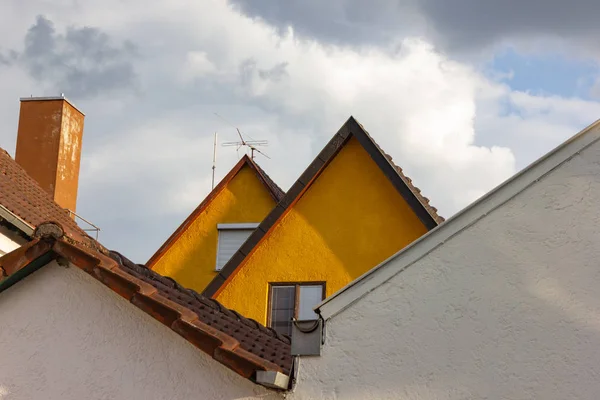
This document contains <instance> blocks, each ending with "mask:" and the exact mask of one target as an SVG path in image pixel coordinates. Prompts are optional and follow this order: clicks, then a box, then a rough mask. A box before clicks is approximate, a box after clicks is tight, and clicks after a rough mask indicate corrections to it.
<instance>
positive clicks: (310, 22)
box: [232, 0, 419, 44]
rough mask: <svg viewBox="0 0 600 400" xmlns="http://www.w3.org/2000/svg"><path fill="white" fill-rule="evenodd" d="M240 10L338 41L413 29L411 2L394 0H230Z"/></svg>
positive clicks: (388, 35)
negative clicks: (367, 0)
mask: <svg viewBox="0 0 600 400" xmlns="http://www.w3.org/2000/svg"><path fill="white" fill-rule="evenodd" d="M232 3H233V4H234V5H236V6H237V7H238V8H239V9H240V10H241V11H242V12H244V13H246V14H248V15H250V16H252V17H259V18H261V19H263V20H265V21H266V22H268V23H270V24H272V25H274V26H276V27H278V28H279V29H280V30H282V31H283V30H285V29H286V28H287V27H288V26H292V27H293V28H294V30H295V31H296V32H297V33H298V34H300V35H303V36H309V37H316V38H318V39H319V40H323V41H328V42H332V43H338V44H347V43H350V44H369V43H376V42H381V41H385V40H387V39H390V38H391V37H393V36H395V35H397V34H399V33H400V34H406V33H409V32H412V31H414V30H415V27H416V26H417V25H418V24H419V21H418V16H417V15H416V14H415V13H414V7H413V5H412V3H413V0H409V2H408V3H410V4H402V3H401V2H399V1H393V0H372V1H370V2H365V1H364V0H331V1H326V2H323V1H319V0H308V1H297V0H290V1H275V0H232Z"/></svg>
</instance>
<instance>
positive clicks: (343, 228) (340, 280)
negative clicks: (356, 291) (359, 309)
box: [215, 138, 427, 324]
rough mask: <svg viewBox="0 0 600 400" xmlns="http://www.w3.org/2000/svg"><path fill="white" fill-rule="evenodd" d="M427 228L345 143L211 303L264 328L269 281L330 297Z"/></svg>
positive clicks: (365, 157) (353, 143) (360, 151)
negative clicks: (315, 285)
mask: <svg viewBox="0 0 600 400" xmlns="http://www.w3.org/2000/svg"><path fill="white" fill-rule="evenodd" d="M426 232H427V228H426V227H425V226H424V225H423V223H422V222H421V220H420V219H419V218H418V217H417V216H416V215H415V213H414V212H413V210H412V209H411V207H410V206H409V205H408V203H407V202H406V201H405V200H404V198H403V197H402V196H401V195H400V194H399V193H398V191H397V190H396V188H395V187H394V186H393V185H392V183H391V182H390V180H389V179H388V178H387V177H386V176H385V175H384V173H383V172H382V171H381V169H380V168H379V167H378V165H377V164H376V163H375V162H374V161H373V159H372V158H371V157H370V156H369V154H368V153H367V151H366V150H365V149H364V148H363V147H362V145H361V144H360V143H359V142H358V140H357V139H355V138H351V139H350V140H349V141H348V142H347V143H346V145H345V146H344V147H343V148H342V149H341V150H340V152H339V153H338V154H337V156H335V158H334V159H333V160H332V161H331V162H330V164H329V165H327V166H326V167H325V169H324V170H323V171H322V173H321V174H320V175H319V176H318V177H317V178H316V179H315V180H314V181H313V182H312V184H311V185H310V186H309V187H308V188H307V189H306V191H305V192H304V194H303V195H302V197H301V198H300V199H299V200H298V201H297V202H296V203H295V204H294V205H293V206H292V207H291V209H290V210H289V211H288V212H287V213H286V214H284V215H283V216H282V217H281V220H280V221H279V222H277V223H276V224H275V225H274V226H273V227H272V228H271V230H270V231H269V232H268V234H267V235H266V236H265V237H264V238H263V239H262V240H261V242H260V243H258V245H257V246H256V247H255V249H254V250H253V251H252V252H251V254H250V255H248V256H247V257H246V259H245V260H244V263H243V264H242V265H240V266H239V267H238V270H237V271H236V273H235V274H234V275H232V276H231V278H230V279H229V280H228V281H227V282H226V283H225V284H224V285H223V286H222V287H221V289H220V291H219V292H217V293H216V296H215V298H216V299H217V300H218V301H220V302H221V303H222V304H224V305H225V306H227V307H230V308H233V309H235V310H236V311H238V312H240V313H241V314H242V315H244V316H246V317H249V318H253V319H255V320H257V321H258V322H261V323H262V324H267V314H268V311H267V307H268V297H269V284H270V283H283V282H308V281H311V282H316V281H324V282H325V283H326V296H330V295H331V294H333V293H334V292H336V291H337V290H339V289H340V288H342V287H343V286H345V285H346V284H348V283H349V282H350V281H352V280H354V279H355V278H357V277H358V276H360V275H362V274H363V273H365V272H366V271H368V270H369V269H371V268H373V267H375V266H376V265H378V264H379V263H380V262H382V261H384V260H385V259H386V258H388V257H390V256H391V255H393V254H394V253H396V252H397V251H399V250H400V249H402V248H403V247H405V246H406V245H408V244H409V243H411V242H412V241H414V240H415V239H417V238H419V237H420V236H421V235H423V234H424V233H426Z"/></svg>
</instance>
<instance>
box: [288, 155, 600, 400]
mask: <svg viewBox="0 0 600 400" xmlns="http://www.w3.org/2000/svg"><path fill="white" fill-rule="evenodd" d="M599 203H600V148H599V146H598V145H597V144H596V145H594V146H593V147H591V148H588V149H586V150H584V151H583V152H581V153H580V154H579V155H576V156H575V157H574V158H573V159H572V160H570V161H568V162H567V163H565V164H563V165H562V166H561V167H559V168H558V169H556V170H554V171H553V172H551V173H550V174H549V175H547V176H546V177H544V178H542V179H541V180H539V181H538V182H536V183H535V184H533V185H532V186H530V187H529V188H527V189H526V190H525V191H523V192H521V193H520V194H518V195H517V196H516V197H515V198H513V199H512V200H511V201H509V202H508V203H506V204H504V205H503V206H501V207H499V208H497V209H496V210H494V211H492V212H490V213H489V214H488V215H486V216H484V217H483V218H481V219H479V220H478V221H477V222H476V223H475V224H473V225H471V226H469V227H467V228H466V229H464V230H463V231H461V232H460V233H459V234H457V235H455V236H454V237H452V238H450V239H449V240H447V241H446V242H445V243H440V245H439V247H437V248H436V249H435V250H434V251H433V252H431V253H429V254H428V255H426V256H425V257H423V258H421V259H420V260H419V261H417V262H416V263H415V264H413V265H411V266H409V267H408V268H407V269H406V270H405V271H403V272H401V273H399V274H397V275H396V276H394V277H393V278H392V279H391V280H389V281H388V282H387V283H385V284H383V285H381V286H379V287H378V288H376V289H375V290H374V291H372V292H371V293H369V294H367V295H366V296H365V297H363V298H362V299H360V300H359V301H357V302H356V303H354V304H352V305H351V306H350V307H348V308H347V309H345V310H344V311H342V312H341V313H339V314H337V315H335V316H334V317H333V318H331V319H330V320H329V321H327V326H326V335H327V336H326V343H325V345H324V348H323V352H322V356H321V357H314V358H310V357H304V358H302V360H301V362H300V369H299V383H298V386H297V388H296V391H295V393H294V394H293V395H292V396H290V398H293V399H421V400H422V399H597V398H598V394H599V393H600V380H599V379H598V376H599V374H600V362H599V361H600V290H598V288H599V287H600V265H599V263H598V260H600V246H599V245H598V243H600V211H599V208H598V204H599ZM394 261H395V260H392V261H391V262H394ZM397 267H398V268H400V267H402V265H398V266H397Z"/></svg>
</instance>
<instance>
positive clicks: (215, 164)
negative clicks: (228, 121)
mask: <svg viewBox="0 0 600 400" xmlns="http://www.w3.org/2000/svg"><path fill="white" fill-rule="evenodd" d="M216 168H217V132H215V143H214V145H213V164H212V189H214V188H215V169H216Z"/></svg>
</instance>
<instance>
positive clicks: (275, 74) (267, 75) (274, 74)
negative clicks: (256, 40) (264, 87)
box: [258, 62, 288, 82]
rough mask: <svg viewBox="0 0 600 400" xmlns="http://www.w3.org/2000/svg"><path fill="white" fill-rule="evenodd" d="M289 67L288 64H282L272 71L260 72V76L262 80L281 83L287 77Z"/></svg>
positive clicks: (262, 70)
mask: <svg viewBox="0 0 600 400" xmlns="http://www.w3.org/2000/svg"><path fill="white" fill-rule="evenodd" d="M287 66H288V63H286V62H282V63H280V64H277V65H275V66H274V67H273V68H270V69H261V70H259V71H258V76H260V77H261V79H266V80H272V81H275V82H278V81H280V80H281V79H282V78H283V77H285V76H287V75H288V73H287Z"/></svg>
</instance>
